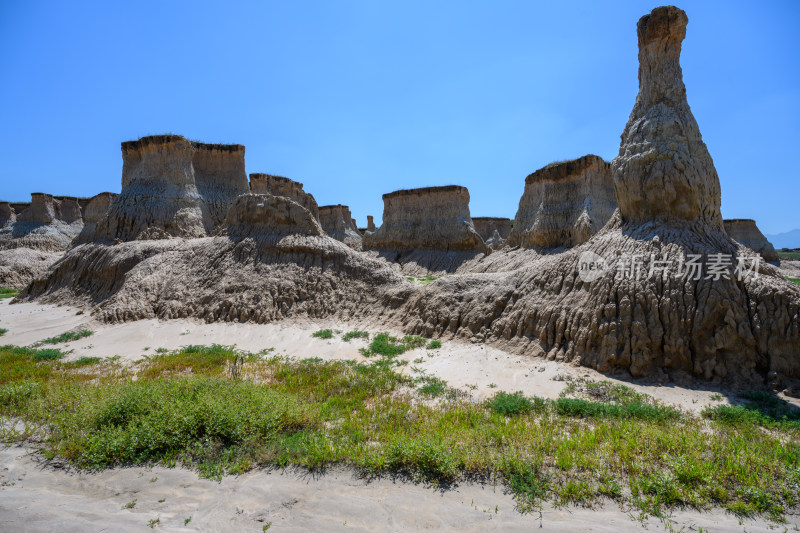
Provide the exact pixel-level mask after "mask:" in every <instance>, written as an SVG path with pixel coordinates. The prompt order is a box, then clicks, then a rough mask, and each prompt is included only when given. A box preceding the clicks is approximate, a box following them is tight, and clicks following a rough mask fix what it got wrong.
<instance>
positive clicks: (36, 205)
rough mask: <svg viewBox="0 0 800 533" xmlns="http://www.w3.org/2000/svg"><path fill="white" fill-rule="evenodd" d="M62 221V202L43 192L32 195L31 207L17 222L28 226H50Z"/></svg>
mask: <svg viewBox="0 0 800 533" xmlns="http://www.w3.org/2000/svg"><path fill="white" fill-rule="evenodd" d="M60 219H61V205H60V202H59V201H58V200H56V199H55V198H53V196H52V195H50V194H45V193H43V192H34V193H31V205H30V206H29V207H28V208H27V209H25V210H24V211H23V212H21V213H19V215H17V222H23V223H26V224H50V223H51V222H53V221H54V220H60Z"/></svg>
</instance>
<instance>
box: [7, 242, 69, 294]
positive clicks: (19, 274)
mask: <svg viewBox="0 0 800 533" xmlns="http://www.w3.org/2000/svg"><path fill="white" fill-rule="evenodd" d="M63 256H64V254H63V253H62V252H47V251H42V250H32V249H30V248H24V247H23V248H10V249H6V250H0V287H10V288H12V289H22V288H24V287H26V286H27V285H28V284H29V283H30V282H31V281H33V280H34V279H36V278H41V277H43V276H45V275H46V274H47V270H48V269H49V268H50V267H51V266H52V265H53V264H54V263H55V262H56V261H58V260H59V259H61V258H62V257H63Z"/></svg>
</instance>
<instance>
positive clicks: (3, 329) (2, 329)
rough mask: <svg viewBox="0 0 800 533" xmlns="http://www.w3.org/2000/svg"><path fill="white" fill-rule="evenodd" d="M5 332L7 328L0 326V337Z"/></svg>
mask: <svg viewBox="0 0 800 533" xmlns="http://www.w3.org/2000/svg"><path fill="white" fill-rule="evenodd" d="M6 333H8V330H7V329H6V328H0V337H2V336H3V335H5V334H6Z"/></svg>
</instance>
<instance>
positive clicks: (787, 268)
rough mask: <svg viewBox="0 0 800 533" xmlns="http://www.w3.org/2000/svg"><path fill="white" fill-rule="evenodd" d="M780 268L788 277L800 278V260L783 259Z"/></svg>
mask: <svg viewBox="0 0 800 533" xmlns="http://www.w3.org/2000/svg"><path fill="white" fill-rule="evenodd" d="M778 270H780V271H781V274H783V275H784V276H786V277H787V278H800V261H781V266H780V267H778Z"/></svg>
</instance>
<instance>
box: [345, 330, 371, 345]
mask: <svg viewBox="0 0 800 533" xmlns="http://www.w3.org/2000/svg"><path fill="white" fill-rule="evenodd" d="M368 338H369V333H368V332H366V331H358V330H353V331H348V332H347V333H345V334H344V335H342V340H343V341H345V342H350V340H352V339H368Z"/></svg>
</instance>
